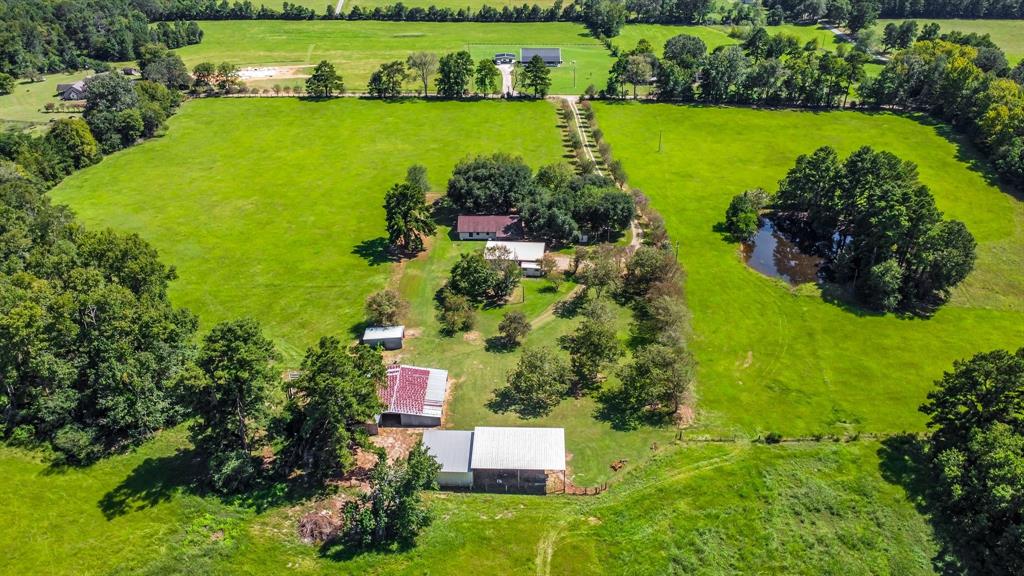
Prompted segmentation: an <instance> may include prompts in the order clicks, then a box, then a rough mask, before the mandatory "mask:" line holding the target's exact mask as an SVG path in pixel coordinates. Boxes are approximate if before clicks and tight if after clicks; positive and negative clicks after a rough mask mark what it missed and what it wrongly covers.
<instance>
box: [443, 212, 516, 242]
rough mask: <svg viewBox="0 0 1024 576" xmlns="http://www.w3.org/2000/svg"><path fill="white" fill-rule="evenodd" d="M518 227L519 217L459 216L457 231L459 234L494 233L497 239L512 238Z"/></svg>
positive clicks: (496, 215)
mask: <svg viewBox="0 0 1024 576" xmlns="http://www.w3.org/2000/svg"><path fill="white" fill-rule="evenodd" d="M518 225H519V217H518V216H514V215H500V214H494V215H484V216H476V215H473V214H460V215H459V222H458V226H457V230H458V231H459V232H494V233H495V234H497V236H498V238H509V237H511V236H514V235H515V234H516V232H517V228H518Z"/></svg>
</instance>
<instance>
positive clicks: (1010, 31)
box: [875, 18, 1024, 66]
mask: <svg viewBox="0 0 1024 576" xmlns="http://www.w3.org/2000/svg"><path fill="white" fill-rule="evenodd" d="M911 20H916V21H917V23H918V30H920V29H921V27H923V26H924V25H925V24H928V23H929V22H935V23H937V24H938V25H939V26H941V28H940V33H945V32H952V31H953V30H959V31H961V32H967V33H970V32H977V33H978V34H990V35H991V36H992V41H993V42H995V43H996V45H997V46H999V47H1000V48H1002V49H1003V52H1006V58H1007V60H1009V61H1010V66H1014V65H1016V64H1017V63H1018V62H1020V61H1021V59H1024V20H934V19H929V18H917V19H914V18H911ZM890 22H894V23H896V24H899V23H900V22H903V20H879V21H878V24H877V25H876V26H875V29H876V30H877V31H878V34H881V33H882V29H883V28H884V27H885V25H886V24H888V23H890Z"/></svg>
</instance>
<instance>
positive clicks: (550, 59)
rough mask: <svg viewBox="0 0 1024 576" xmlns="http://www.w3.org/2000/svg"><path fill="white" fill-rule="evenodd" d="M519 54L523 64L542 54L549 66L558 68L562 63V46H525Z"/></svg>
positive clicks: (542, 58)
mask: <svg viewBox="0 0 1024 576" xmlns="http://www.w3.org/2000/svg"><path fill="white" fill-rule="evenodd" d="M519 54H520V56H519V61H520V62H521V63H523V64H525V63H527V62H529V61H530V60H532V59H533V57H534V56H540V57H541V60H544V63H545V64H547V65H548V66H549V67H552V68H557V67H558V66H561V65H562V49H561V48H523V49H521V50H520V51H519Z"/></svg>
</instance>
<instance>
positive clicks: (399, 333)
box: [363, 326, 405, 340]
mask: <svg viewBox="0 0 1024 576" xmlns="http://www.w3.org/2000/svg"><path fill="white" fill-rule="evenodd" d="M404 337H405V326H370V327H368V328H367V329H366V331H364V332H363V340H384V339H388V338H404Z"/></svg>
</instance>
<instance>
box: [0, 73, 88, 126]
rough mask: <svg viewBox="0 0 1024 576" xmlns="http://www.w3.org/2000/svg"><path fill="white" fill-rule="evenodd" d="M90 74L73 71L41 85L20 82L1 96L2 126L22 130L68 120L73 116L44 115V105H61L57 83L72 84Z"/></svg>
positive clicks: (48, 79) (57, 75) (49, 78)
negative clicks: (55, 120) (54, 121)
mask: <svg viewBox="0 0 1024 576" xmlns="http://www.w3.org/2000/svg"><path fill="white" fill-rule="evenodd" d="M90 74H91V72H88V71H82V72H73V73H71V74H50V75H48V76H45V77H44V79H43V81H42V82H29V81H27V80H18V81H17V82H15V84H14V91H13V92H11V93H10V94H4V95H3V96H0V126H3V125H12V126H16V127H19V128H23V127H31V126H33V125H37V124H45V123H47V122H49V121H50V120H54V119H57V118H66V117H67V116H70V115H72V114H70V113H45V112H43V111H42V110H43V106H45V105H46V104H47V103H50V102H52V103H54V104H58V103H60V98H58V97H57V95H56V94H57V84H70V83H72V82H75V81H77V80H81V79H83V78H85V77H86V76H89V75H90Z"/></svg>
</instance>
